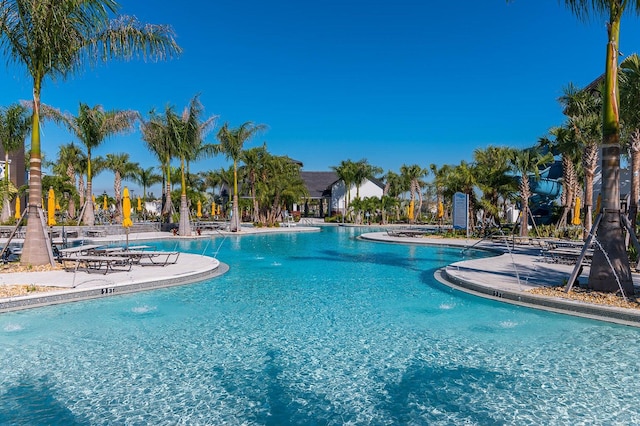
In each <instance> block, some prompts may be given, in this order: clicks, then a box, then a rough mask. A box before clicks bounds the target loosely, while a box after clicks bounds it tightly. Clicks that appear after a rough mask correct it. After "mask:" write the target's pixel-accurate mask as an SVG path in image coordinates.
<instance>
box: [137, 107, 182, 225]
mask: <svg viewBox="0 0 640 426" xmlns="http://www.w3.org/2000/svg"><path fill="white" fill-rule="evenodd" d="M172 113H173V110H172V109H171V108H170V107H167V108H166V109H165V114H164V116H163V115H160V114H157V113H156V112H155V110H152V111H151V112H150V113H149V119H148V120H142V123H141V126H140V129H141V131H142V139H143V140H144V141H145V143H146V145H147V148H149V150H150V151H151V152H152V153H153V154H155V156H156V158H157V159H158V161H159V162H160V169H161V170H162V176H163V185H162V201H163V202H162V209H161V215H162V217H166V218H167V222H170V221H171V213H172V211H173V205H172V201H171V159H172V158H173V155H174V151H175V149H174V147H173V146H172V139H171V138H170V135H169V126H168V124H167V117H168V116H169V114H172Z"/></svg>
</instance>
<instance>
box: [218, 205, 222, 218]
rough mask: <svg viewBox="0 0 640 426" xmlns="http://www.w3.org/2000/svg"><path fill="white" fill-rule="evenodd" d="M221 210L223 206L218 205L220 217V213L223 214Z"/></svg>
mask: <svg viewBox="0 0 640 426" xmlns="http://www.w3.org/2000/svg"><path fill="white" fill-rule="evenodd" d="M221 208H222V206H221V205H218V216H220V213H221V211H220V210H221Z"/></svg>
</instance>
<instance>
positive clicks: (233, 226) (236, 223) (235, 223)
mask: <svg viewBox="0 0 640 426" xmlns="http://www.w3.org/2000/svg"><path fill="white" fill-rule="evenodd" d="M238 210H239V206H238V164H237V162H236V161H234V162H233V208H232V211H231V223H230V224H229V230H230V231H231V232H238V231H239V230H240V218H239V217H238V216H240V214H239V211H238Z"/></svg>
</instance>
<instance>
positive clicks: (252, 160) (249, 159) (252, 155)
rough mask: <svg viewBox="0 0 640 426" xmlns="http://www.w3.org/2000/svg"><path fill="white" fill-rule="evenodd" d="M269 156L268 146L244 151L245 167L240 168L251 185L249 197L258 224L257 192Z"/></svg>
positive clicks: (254, 219)
mask: <svg viewBox="0 0 640 426" xmlns="http://www.w3.org/2000/svg"><path fill="white" fill-rule="evenodd" d="M267 155H268V152H267V145H266V144H264V145H263V146H260V147H256V148H251V149H245V150H244V151H242V162H243V163H244V166H242V167H241V168H240V173H241V174H242V175H243V176H244V178H245V179H246V181H247V183H248V185H249V195H250V197H251V201H252V203H253V212H252V221H253V222H258V221H259V220H260V219H259V213H260V206H259V203H258V197H257V190H258V184H259V182H260V178H261V177H262V175H263V173H264V171H263V169H264V167H265V162H266V156H267Z"/></svg>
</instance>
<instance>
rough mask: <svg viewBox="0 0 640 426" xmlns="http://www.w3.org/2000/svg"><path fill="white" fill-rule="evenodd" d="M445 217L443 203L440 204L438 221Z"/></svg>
mask: <svg viewBox="0 0 640 426" xmlns="http://www.w3.org/2000/svg"><path fill="white" fill-rule="evenodd" d="M443 217H444V204H442V201H440V202H439V203H438V219H442V218H443Z"/></svg>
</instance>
